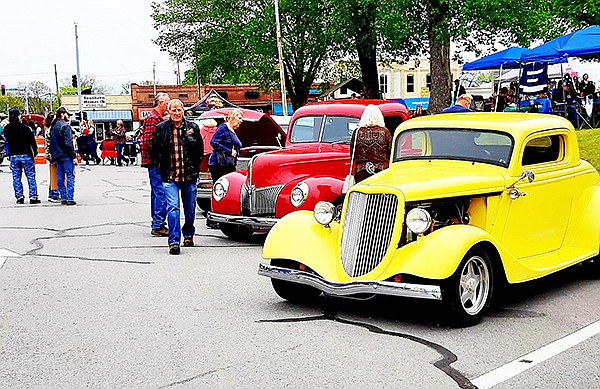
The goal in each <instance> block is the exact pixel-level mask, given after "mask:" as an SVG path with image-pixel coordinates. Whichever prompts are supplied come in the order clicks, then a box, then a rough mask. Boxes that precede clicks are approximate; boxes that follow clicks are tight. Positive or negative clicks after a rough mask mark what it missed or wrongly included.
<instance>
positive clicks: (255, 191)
mask: <svg viewBox="0 0 600 389" xmlns="http://www.w3.org/2000/svg"><path fill="white" fill-rule="evenodd" d="M281 189H283V185H273V186H267V187H264V188H256V187H255V186H251V187H250V213H251V214H252V215H275V203H276V202H277V197H278V196H279V193H280V192H281Z"/></svg>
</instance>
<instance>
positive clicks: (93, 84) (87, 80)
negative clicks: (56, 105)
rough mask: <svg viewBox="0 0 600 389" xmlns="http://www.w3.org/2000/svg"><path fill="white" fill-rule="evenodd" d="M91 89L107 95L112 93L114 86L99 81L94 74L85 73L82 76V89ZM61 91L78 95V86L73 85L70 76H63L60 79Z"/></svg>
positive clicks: (93, 91)
mask: <svg viewBox="0 0 600 389" xmlns="http://www.w3.org/2000/svg"><path fill="white" fill-rule="evenodd" d="M83 89H91V90H92V93H93V94H95V95H107V94H110V93H112V88H111V87H109V86H107V85H104V84H103V83H102V82H100V81H98V79H97V78H96V76H94V75H92V74H84V75H82V76H81V90H83ZM60 93H61V94H63V95H76V94H77V88H76V87H73V84H72V80H71V79H70V78H63V79H62V80H61V81H60Z"/></svg>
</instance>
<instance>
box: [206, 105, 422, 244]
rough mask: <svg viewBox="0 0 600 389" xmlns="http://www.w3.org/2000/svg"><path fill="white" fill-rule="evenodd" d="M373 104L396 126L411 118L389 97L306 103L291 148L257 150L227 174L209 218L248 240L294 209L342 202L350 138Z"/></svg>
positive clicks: (290, 136)
mask: <svg viewBox="0 0 600 389" xmlns="http://www.w3.org/2000/svg"><path fill="white" fill-rule="evenodd" d="M369 104H375V105H377V106H378V107H379V108H380V109H381V112H382V113H383V116H384V118H385V122H386V127H387V128H389V129H390V130H392V131H394V130H395V129H396V127H398V125H399V124H400V123H402V122H403V121H405V120H408V119H409V118H410V114H409V113H408V110H407V109H406V107H405V106H404V105H402V104H400V103H395V102H387V101H384V100H343V101H327V102H321V103H314V104H309V105H306V106H304V107H302V108H300V109H298V110H297V111H296V112H295V113H294V115H293V116H292V119H291V121H290V126H289V130H288V132H287V138H286V142H285V148H283V149H281V150H277V151H272V152H268V153H263V154H260V155H256V156H254V157H253V158H252V159H251V160H250V163H249V165H248V169H247V171H236V172H233V173H230V174H227V175H225V176H223V177H221V178H220V179H219V180H218V181H217V182H216V183H215V185H214V187H213V193H212V212H209V213H208V219H209V220H212V221H215V222H218V223H219V225H220V229H221V231H222V232H223V233H224V234H225V235H227V236H229V237H230V238H233V239H245V238H247V237H249V236H250V235H251V234H252V233H253V232H262V231H268V230H269V229H270V228H271V227H272V226H273V225H274V224H275V223H276V222H277V220H279V219H280V218H281V217H283V216H285V215H287V214H288V213H290V212H293V211H296V210H312V209H313V208H314V206H315V204H316V203H317V202H318V201H320V200H324V201H330V202H332V203H334V204H342V202H343V198H344V195H343V194H342V186H343V184H344V178H345V177H346V175H347V174H348V172H349V169H350V138H351V136H352V132H353V131H354V130H355V129H356V128H357V127H358V123H359V120H360V117H361V115H362V112H363V110H364V109H365V107H366V106H367V105H369ZM243 142H244V141H243V140H242V143H243Z"/></svg>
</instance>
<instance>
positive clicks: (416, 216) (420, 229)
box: [406, 208, 431, 234]
mask: <svg viewBox="0 0 600 389" xmlns="http://www.w3.org/2000/svg"><path fill="white" fill-rule="evenodd" d="M430 226H431V216H430V215H429V212H427V211H426V210H424V209H423V208H413V209H411V210H410V211H408V213H407V214H406V227H408V229H409V230H411V231H412V232H414V233H415V234H422V233H424V232H425V231H427V229H428V228H429V227H430Z"/></svg>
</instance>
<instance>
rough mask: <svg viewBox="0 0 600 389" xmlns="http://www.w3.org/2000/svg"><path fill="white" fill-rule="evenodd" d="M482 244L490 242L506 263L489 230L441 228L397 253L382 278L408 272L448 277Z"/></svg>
mask: <svg viewBox="0 0 600 389" xmlns="http://www.w3.org/2000/svg"><path fill="white" fill-rule="evenodd" d="M481 242H489V243H491V244H492V245H493V246H494V247H496V249H497V251H498V252H499V253H500V256H501V258H502V260H504V259H505V258H506V257H508V256H509V254H508V253H507V252H506V251H505V250H504V249H503V248H502V247H501V245H500V244H499V242H498V241H497V240H496V239H494V237H493V236H491V235H490V234H489V233H487V232H486V231H485V230H483V229H481V228H479V227H475V226H470V225H463V224H457V225H453V226H448V227H443V228H440V229H439V230H437V231H434V232H432V233H431V234H429V235H427V236H422V237H419V238H418V239H417V241H416V242H412V243H409V244H407V245H405V246H403V247H401V248H399V249H398V250H396V253H395V254H394V256H393V258H392V261H391V262H390V265H389V266H388V267H387V268H386V269H385V270H384V272H383V274H382V275H381V277H382V279H386V278H389V277H393V276H394V275H396V274H400V273H404V274H412V275H415V276H419V277H423V278H429V279H436V280H441V279H445V278H448V277H450V276H451V275H452V274H453V273H454V272H455V271H456V269H457V268H458V265H459V264H460V261H461V260H462V259H463V257H464V256H465V254H466V253H467V252H468V251H469V249H471V247H473V246H475V245H476V244H478V243H481ZM490 254H491V253H490ZM497 270H498V269H497ZM500 270H502V269H500Z"/></svg>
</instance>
